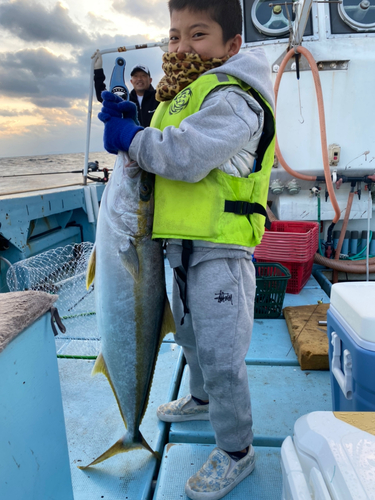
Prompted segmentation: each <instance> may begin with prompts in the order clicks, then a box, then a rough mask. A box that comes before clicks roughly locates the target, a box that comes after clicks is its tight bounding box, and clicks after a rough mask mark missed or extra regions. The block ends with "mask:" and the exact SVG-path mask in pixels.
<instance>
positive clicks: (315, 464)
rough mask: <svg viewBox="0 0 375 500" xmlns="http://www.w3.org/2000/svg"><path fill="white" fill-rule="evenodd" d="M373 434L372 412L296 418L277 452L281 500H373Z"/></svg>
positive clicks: (374, 488) (374, 492)
mask: <svg viewBox="0 0 375 500" xmlns="http://www.w3.org/2000/svg"><path fill="white" fill-rule="evenodd" d="M344 420H345V421H344ZM348 422H351V424H353V425H351V424H349V423H348ZM362 429H365V430H362ZM374 433H375V413H372V412H363V413H360V412H353V413H350V412H347V413H333V412H323V411H322V412H313V413H309V414H308V415H304V416H303V417H301V418H299V419H298V420H297V421H296V423H295V425H294V436H293V439H292V438H291V437H290V436H288V437H287V438H286V439H285V441H284V442H283V444H282V447H281V467H282V473H283V494H282V500H374V499H375V435H374Z"/></svg>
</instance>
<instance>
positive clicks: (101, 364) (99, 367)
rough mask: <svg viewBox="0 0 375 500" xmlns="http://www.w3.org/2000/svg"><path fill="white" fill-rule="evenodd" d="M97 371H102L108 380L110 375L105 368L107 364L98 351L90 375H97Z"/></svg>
mask: <svg viewBox="0 0 375 500" xmlns="http://www.w3.org/2000/svg"><path fill="white" fill-rule="evenodd" d="M98 373H103V375H105V376H106V377H107V379H108V380H110V376H109V373H108V370H107V365H106V363H105V361H104V358H103V354H102V353H100V354H99V356H98V357H97V358H96V361H95V365H94V368H93V369H92V372H91V376H92V377H93V376H94V375H97V374H98Z"/></svg>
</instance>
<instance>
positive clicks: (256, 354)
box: [57, 267, 332, 500]
mask: <svg viewBox="0 0 375 500" xmlns="http://www.w3.org/2000/svg"><path fill="white" fill-rule="evenodd" d="M166 275H167V276H166V277H167V289H168V294H169V295H170V293H171V285H172V273H171V270H170V268H169V267H167V268H166ZM318 301H322V302H324V303H328V302H329V298H328V296H327V295H326V294H325V292H323V291H322V289H321V288H320V286H319V284H318V283H317V281H316V280H315V279H314V278H312V277H311V278H310V280H309V282H308V283H307V285H306V286H305V287H304V289H303V290H302V291H301V293H300V294H298V295H291V294H286V296H285V300H284V307H286V306H296V305H308V304H316V303H317V302H318ZM93 320H94V317H91V319H90V321H93ZM70 331H71V332H72V329H70ZM69 335H70V336H71V338H65V339H63V340H62V339H61V336H59V338H58V339H57V350H58V355H59V356H72V355H74V356H76V357H75V358H73V357H71V358H69V357H68V358H59V360H58V363H59V371H60V380H61V388H62V397H63V405H64V413H65V421H66V431H67V438H68V448H69V455H70V464H71V473H72V482H73V492H74V498H75V500H95V499H106V500H111V499H113V500H115V499H116V500H117V499H121V500H151V499H152V500H162V499H163V500H176V499H183V500H185V499H187V497H186V495H185V493H184V485H185V482H186V480H187V479H188V478H189V477H190V476H191V475H192V474H193V473H194V472H195V471H196V470H197V469H198V468H199V467H200V466H201V465H202V464H203V463H204V461H205V460H206V458H207V456H208V454H209V452H210V451H211V449H212V448H213V447H214V434H213V430H212V427H211V424H210V423H209V422H204V421H202V422H198V421H197V422H185V423H178V424H172V425H170V424H165V423H163V422H160V421H159V420H158V418H157V417H156V408H157V406H158V405H159V404H161V403H164V402H166V401H169V400H172V399H175V398H176V397H180V396H183V395H185V394H187V392H188V383H187V380H188V378H187V376H188V367H187V366H186V365H185V364H184V358H183V355H182V352H181V349H180V347H179V346H177V345H176V344H175V343H174V342H173V337H172V335H169V336H168V337H167V338H166V339H165V341H164V342H163V345H162V348H161V351H160V355H159V358H158V362H157V367H156V373H155V378H154V382H153V386H152V391H151V397H150V402H149V406H148V409H147V412H146V415H145V418H144V420H143V422H142V425H141V431H142V433H143V435H144V437H145V439H146V441H147V442H148V443H149V444H150V446H151V447H152V448H153V449H154V450H156V451H159V452H160V453H161V455H162V461H161V463H160V462H158V461H157V460H156V459H155V458H154V457H153V456H152V455H151V454H150V453H149V452H147V451H144V450H135V451H133V452H131V453H125V454H121V455H118V456H116V457H112V458H111V459H109V460H107V461H105V462H103V463H101V464H99V465H97V466H94V467H90V468H89V469H86V470H80V469H78V468H77V466H78V465H86V464H88V463H90V461H92V460H93V459H95V458H97V456H99V455H100V454H101V453H102V452H103V451H105V450H106V449H107V448H109V446H111V445H112V444H113V443H114V442H115V441H116V440H117V439H119V438H120V437H121V436H122V435H123V432H124V425H123V422H122V420H121V417H120V413H119V411H118V408H117V404H116V401H115V398H114V396H113V393H112V391H111V389H110V387H109V384H108V382H107V381H106V379H105V378H104V376H96V377H94V378H92V377H91V375H90V374H91V370H92V367H93V364H94V360H93V359H89V358H93V357H94V356H95V355H96V354H97V353H98V349H99V342H98V341H97V340H96V339H95V338H93V337H92V336H91V337H90V333H89V334H88V336H87V338H85V337H84V336H82V332H81V333H80V337H79V338H80V340H78V336H77V333H69ZM80 345H82V351H81V352H82V356H80V355H79V348H80V347H79V346H80ZM246 363H247V369H248V375H249V383H250V391H251V395H252V405H253V418H254V446H255V451H256V457H257V462H256V469H255V471H254V472H253V474H251V475H250V476H249V477H248V478H246V479H245V480H244V481H243V482H242V483H240V484H239V485H238V486H237V487H236V488H235V489H234V490H233V491H232V492H231V493H229V494H228V496H227V497H226V498H228V500H231V499H233V500H243V499H250V498H251V499H257V500H263V499H264V500H271V499H279V498H281V489H282V476H281V466H280V446H281V444H282V442H283V440H284V439H285V437H286V436H288V435H292V434H293V426H294V422H295V421H296V420H297V419H298V418H299V417H300V416H302V415H304V414H306V413H309V412H311V411H318V410H323V411H324V410H331V409H332V404H331V389H330V374H329V372H328V371H302V370H301V369H300V367H299V364H298V361H297V357H296V355H295V353H294V350H293V347H292V345H291V341H290V337H289V333H288V329H287V327H286V323H285V320H284V319H283V318H282V317H281V318H280V319H273V320H272V319H270V320H255V324H254V330H253V337H252V342H251V347H250V349H249V352H248V354H247V357H246Z"/></svg>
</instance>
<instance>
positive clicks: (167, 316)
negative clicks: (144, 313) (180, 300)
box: [160, 296, 176, 339]
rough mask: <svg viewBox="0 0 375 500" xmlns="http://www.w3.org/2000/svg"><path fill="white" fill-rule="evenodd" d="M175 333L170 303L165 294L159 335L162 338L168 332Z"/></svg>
mask: <svg viewBox="0 0 375 500" xmlns="http://www.w3.org/2000/svg"><path fill="white" fill-rule="evenodd" d="M171 332H172V333H176V325H175V322H174V318H173V314H172V310H171V305H170V303H169V299H168V297H167V296H166V297H165V302H164V314H163V322H162V325H161V331H160V336H161V339H163V338H164V337H165V336H166V335H167V334H168V333H171Z"/></svg>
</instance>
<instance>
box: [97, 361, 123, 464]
mask: <svg viewBox="0 0 375 500" xmlns="http://www.w3.org/2000/svg"><path fill="white" fill-rule="evenodd" d="M98 373H102V374H103V375H105V376H106V377H107V380H108V382H109V385H110V386H111V389H112V391H113V394H114V395H115V398H116V401H117V405H118V408H119V410H120V413H121V417H122V420H123V421H124V424H125V427H126V428H127V427H128V424H127V422H126V419H125V416H124V415H123V413H122V411H121V406H120V401H119V399H118V397H117V394H116V391H115V388H114V386H113V383H112V380H111V377H110V375H109V371H108V368H107V364H106V362H105V360H104V357H103V354H102V353H100V354H99V356H98V357H97V358H96V361H95V365H94V368H93V369H92V372H91V376H92V377H93V376H94V375H97V374H98ZM114 446H115V445H114ZM104 460H105V459H104Z"/></svg>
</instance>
